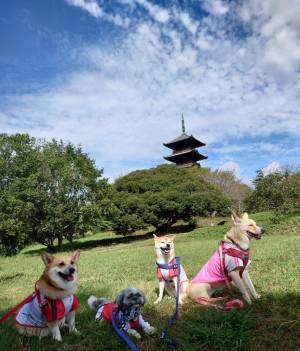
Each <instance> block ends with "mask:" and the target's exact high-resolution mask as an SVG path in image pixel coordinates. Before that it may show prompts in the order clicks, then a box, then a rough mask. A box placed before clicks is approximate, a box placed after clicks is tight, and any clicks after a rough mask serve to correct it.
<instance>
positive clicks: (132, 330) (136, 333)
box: [127, 329, 141, 339]
mask: <svg viewBox="0 0 300 351" xmlns="http://www.w3.org/2000/svg"><path fill="white" fill-rule="evenodd" d="M127 333H128V334H129V335H131V336H134V337H135V338H136V339H140V338H141V335H140V334H139V333H138V332H137V331H136V330H134V329H128V330H127Z"/></svg>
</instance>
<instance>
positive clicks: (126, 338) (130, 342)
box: [111, 309, 140, 351]
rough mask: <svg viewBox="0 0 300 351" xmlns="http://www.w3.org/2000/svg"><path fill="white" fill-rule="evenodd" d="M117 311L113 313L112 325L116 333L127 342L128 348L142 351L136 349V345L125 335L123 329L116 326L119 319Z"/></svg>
mask: <svg viewBox="0 0 300 351" xmlns="http://www.w3.org/2000/svg"><path fill="white" fill-rule="evenodd" d="M117 313H118V311H117V309H115V310H114V311H113V313H112V319H111V320H112V325H113V328H114V330H115V332H116V333H117V334H118V336H119V337H120V338H121V339H122V340H123V341H124V342H126V344H127V345H128V347H129V348H130V349H131V350H132V351H140V349H139V348H137V347H136V345H135V344H134V343H133V342H132V341H131V340H130V339H129V337H128V336H127V335H126V334H125V333H124V331H123V330H122V329H119V327H118V326H117V324H116V319H117Z"/></svg>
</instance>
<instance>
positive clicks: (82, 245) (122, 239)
mask: <svg viewBox="0 0 300 351" xmlns="http://www.w3.org/2000/svg"><path fill="white" fill-rule="evenodd" d="M193 229H194V228H192V227H191V226H189V225H183V224H178V225H174V226H172V227H171V228H170V229H169V230H168V231H165V232H157V231H151V232H148V233H146V234H139V235H128V236H117V235H116V237H114V238H105V239H99V240H93V237H92V236H91V240H86V241H74V242H73V243H69V242H67V243H64V244H63V245H62V247H61V250H58V248H57V247H56V248H55V252H59V251H71V250H76V249H81V250H84V249H92V248H95V247H101V246H104V247H105V246H111V245H117V244H129V243H131V242H135V241H139V240H147V239H151V238H152V237H153V234H154V233H155V234H157V235H166V234H183V233H187V232H190V231H192V230H193ZM45 250H46V248H41V249H33V250H28V251H26V252H24V253H23V254H24V255H37V254H40V253H41V252H43V251H45Z"/></svg>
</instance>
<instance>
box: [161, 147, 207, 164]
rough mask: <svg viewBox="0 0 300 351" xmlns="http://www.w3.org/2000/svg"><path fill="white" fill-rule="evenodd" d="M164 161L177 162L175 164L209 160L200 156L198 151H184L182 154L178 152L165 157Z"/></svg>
mask: <svg viewBox="0 0 300 351" xmlns="http://www.w3.org/2000/svg"><path fill="white" fill-rule="evenodd" d="M164 159H165V160H167V161H171V162H175V163H186V162H187V163H188V162H190V161H194V162H197V161H201V160H205V159H207V156H204V155H202V154H200V153H199V152H198V151H197V150H194V149H192V150H183V151H180V152H176V153H174V154H172V155H170V156H164Z"/></svg>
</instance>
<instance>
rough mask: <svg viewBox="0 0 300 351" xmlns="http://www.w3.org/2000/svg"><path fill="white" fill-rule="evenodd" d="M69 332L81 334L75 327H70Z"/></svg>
mask: <svg viewBox="0 0 300 351" xmlns="http://www.w3.org/2000/svg"><path fill="white" fill-rule="evenodd" d="M69 333H72V334H75V335H81V333H80V331H79V330H77V329H76V328H73V329H70V330H69Z"/></svg>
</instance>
